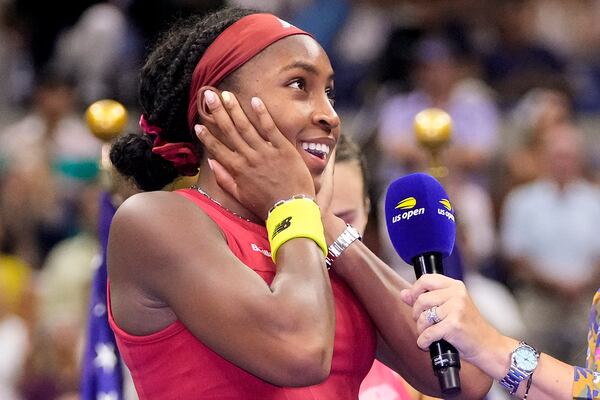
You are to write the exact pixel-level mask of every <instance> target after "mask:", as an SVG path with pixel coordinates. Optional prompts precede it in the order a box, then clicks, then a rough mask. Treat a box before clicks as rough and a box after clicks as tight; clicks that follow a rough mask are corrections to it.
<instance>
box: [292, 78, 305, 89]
mask: <svg viewBox="0 0 600 400" xmlns="http://www.w3.org/2000/svg"><path fill="white" fill-rule="evenodd" d="M290 86H291V87H293V88H295V89H300V90H304V88H305V87H306V82H304V79H296V80H294V81H293V82H292V83H290Z"/></svg>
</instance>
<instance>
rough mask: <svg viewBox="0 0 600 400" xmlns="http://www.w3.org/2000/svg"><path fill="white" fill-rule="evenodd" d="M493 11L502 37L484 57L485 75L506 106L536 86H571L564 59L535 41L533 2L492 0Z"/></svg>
mask: <svg viewBox="0 0 600 400" xmlns="http://www.w3.org/2000/svg"><path fill="white" fill-rule="evenodd" d="M489 13H490V14H489V16H488V18H489V19H490V20H493V21H494V26H495V27H496V28H497V35H498V37H497V39H496V43H495V44H494V45H493V46H492V48H491V49H490V50H488V52H487V54H486V55H485V57H484V58H485V78H486V81H487V82H488V83H489V84H490V85H491V86H492V87H493V88H494V89H495V90H496V92H497V93H498V95H499V101H500V104H501V106H502V107H503V108H505V109H507V108H510V107H511V106H513V105H514V104H515V102H516V101H517V100H518V99H519V98H520V97H521V96H522V95H524V94H525V93H526V92H527V91H528V90H530V89H532V88H535V87H540V86H547V87H556V88H566V87H568V84H567V80H566V78H565V75H564V74H565V72H566V67H565V63H564V61H563V60H562V59H561V58H560V57H559V56H558V55H557V54H555V53H553V52H552V51H551V50H550V49H548V48H546V47H544V46H543V45H542V44H540V43H537V42H536V41H535V35H533V32H532V23H531V22H532V20H533V19H534V15H533V9H532V7H531V4H530V2H528V1H525V0H507V1H499V2H492V5H491V6H490V7H489Z"/></svg>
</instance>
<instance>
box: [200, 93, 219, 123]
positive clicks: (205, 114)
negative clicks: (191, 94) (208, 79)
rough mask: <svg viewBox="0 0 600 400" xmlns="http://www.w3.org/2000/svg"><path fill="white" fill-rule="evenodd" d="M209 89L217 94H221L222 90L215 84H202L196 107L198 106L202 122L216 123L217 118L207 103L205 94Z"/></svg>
mask: <svg viewBox="0 0 600 400" xmlns="http://www.w3.org/2000/svg"><path fill="white" fill-rule="evenodd" d="M207 90H210V91H212V92H214V93H216V94H217V96H220V94H221V91H220V90H219V89H217V88H215V87H214V86H202V87H201V88H200V89H199V90H198V97H197V100H196V103H197V104H196V107H198V115H199V116H200V121H202V124H207V123H208V124H214V122H215V119H214V117H213V115H212V113H211V111H210V109H209V108H208V105H207V104H206V97H205V96H204V94H205V92H206V91H207Z"/></svg>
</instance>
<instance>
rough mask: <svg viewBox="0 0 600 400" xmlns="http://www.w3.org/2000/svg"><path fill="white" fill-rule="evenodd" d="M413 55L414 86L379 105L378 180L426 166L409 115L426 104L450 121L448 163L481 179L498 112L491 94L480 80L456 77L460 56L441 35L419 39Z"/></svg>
mask: <svg viewBox="0 0 600 400" xmlns="http://www.w3.org/2000/svg"><path fill="white" fill-rule="evenodd" d="M415 58H416V60H417V63H418V64H417V66H416V69H415V71H414V79H415V89H414V90H412V91H411V92H409V93H407V94H399V95H396V96H393V97H391V98H390V99H389V100H387V101H386V102H385V103H384V105H383V107H382V111H381V115H380V125H379V132H378V142H379V148H380V150H381V152H382V155H383V160H382V161H383V162H382V164H381V165H380V175H381V178H382V180H383V182H384V183H387V182H390V181H391V180H392V179H394V178H395V177H398V176H400V175H401V174H403V173H406V172H412V171H418V170H422V169H424V168H425V167H426V163H427V160H428V154H427V153H426V152H425V150H423V149H422V148H420V147H418V144H417V143H416V140H415V135H414V118H415V115H416V114H417V113H418V112H420V111H422V110H424V109H426V108H429V107H438V108H441V109H443V110H445V111H447V112H448V113H449V114H450V116H451V117H452V120H453V133H452V142H451V145H450V147H449V148H448V150H447V154H446V157H447V158H446V160H447V163H448V166H449V167H450V168H451V169H452V170H456V171H457V172H466V173H468V174H472V175H474V176H478V177H481V176H482V173H483V172H484V170H485V167H486V166H487V163H488V161H489V160H490V158H491V156H492V154H493V152H494V150H495V145H496V143H497V140H498V138H497V133H498V124H499V114H498V110H497V108H496V104H495V101H494V98H493V96H492V94H491V92H490V91H489V90H488V88H487V87H486V85H485V84H484V83H483V82H482V81H480V80H479V79H477V78H475V77H471V76H466V77H465V76H461V74H460V72H461V69H460V68H459V64H458V63H459V60H458V59H457V57H456V54H455V52H454V49H453V48H452V45H451V44H450V42H449V41H448V40H446V39H444V38H440V37H430V38H425V39H423V40H422V41H421V42H420V43H419V44H418V45H417V48H416V53H415Z"/></svg>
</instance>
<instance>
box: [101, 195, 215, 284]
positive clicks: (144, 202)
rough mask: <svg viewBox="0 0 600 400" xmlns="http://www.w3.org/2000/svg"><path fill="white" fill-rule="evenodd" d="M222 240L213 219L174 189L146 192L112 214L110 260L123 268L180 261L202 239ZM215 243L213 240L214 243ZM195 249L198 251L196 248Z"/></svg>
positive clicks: (122, 205)
mask: <svg viewBox="0 0 600 400" xmlns="http://www.w3.org/2000/svg"><path fill="white" fill-rule="evenodd" d="M220 239H221V240H222V239H223V238H222V234H221V232H220V230H219V229H218V228H217V226H216V225H215V224H214V222H213V221H212V220H211V219H210V218H209V217H208V216H207V215H206V214H205V213H204V211H202V210H201V209H200V208H199V207H198V206H197V205H196V204H194V203H193V202H191V201H189V200H188V199H186V198H185V197H183V196H181V195H178V194H176V193H173V192H164V191H157V192H146V193H139V194H136V195H134V196H132V197H130V198H128V199H127V200H126V201H125V202H124V203H123V204H121V206H120V207H119V208H118V210H117V212H116V213H115V216H114V218H113V221H112V224H111V229H110V237H109V262H110V261H112V262H113V263H116V264H119V265H123V268H128V266H129V267H132V268H135V266H136V265H140V264H141V265H143V266H144V269H145V270H146V272H150V271H149V269H150V268H152V267H153V266H159V265H177V264H179V263H178V262H177V260H183V259H185V258H186V256H187V254H189V253H190V252H192V247H193V248H197V246H199V245H201V243H200V242H202V243H204V242H209V243H211V242H215V241H219V240H220ZM213 244H214V243H213ZM194 252H195V251H194Z"/></svg>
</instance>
